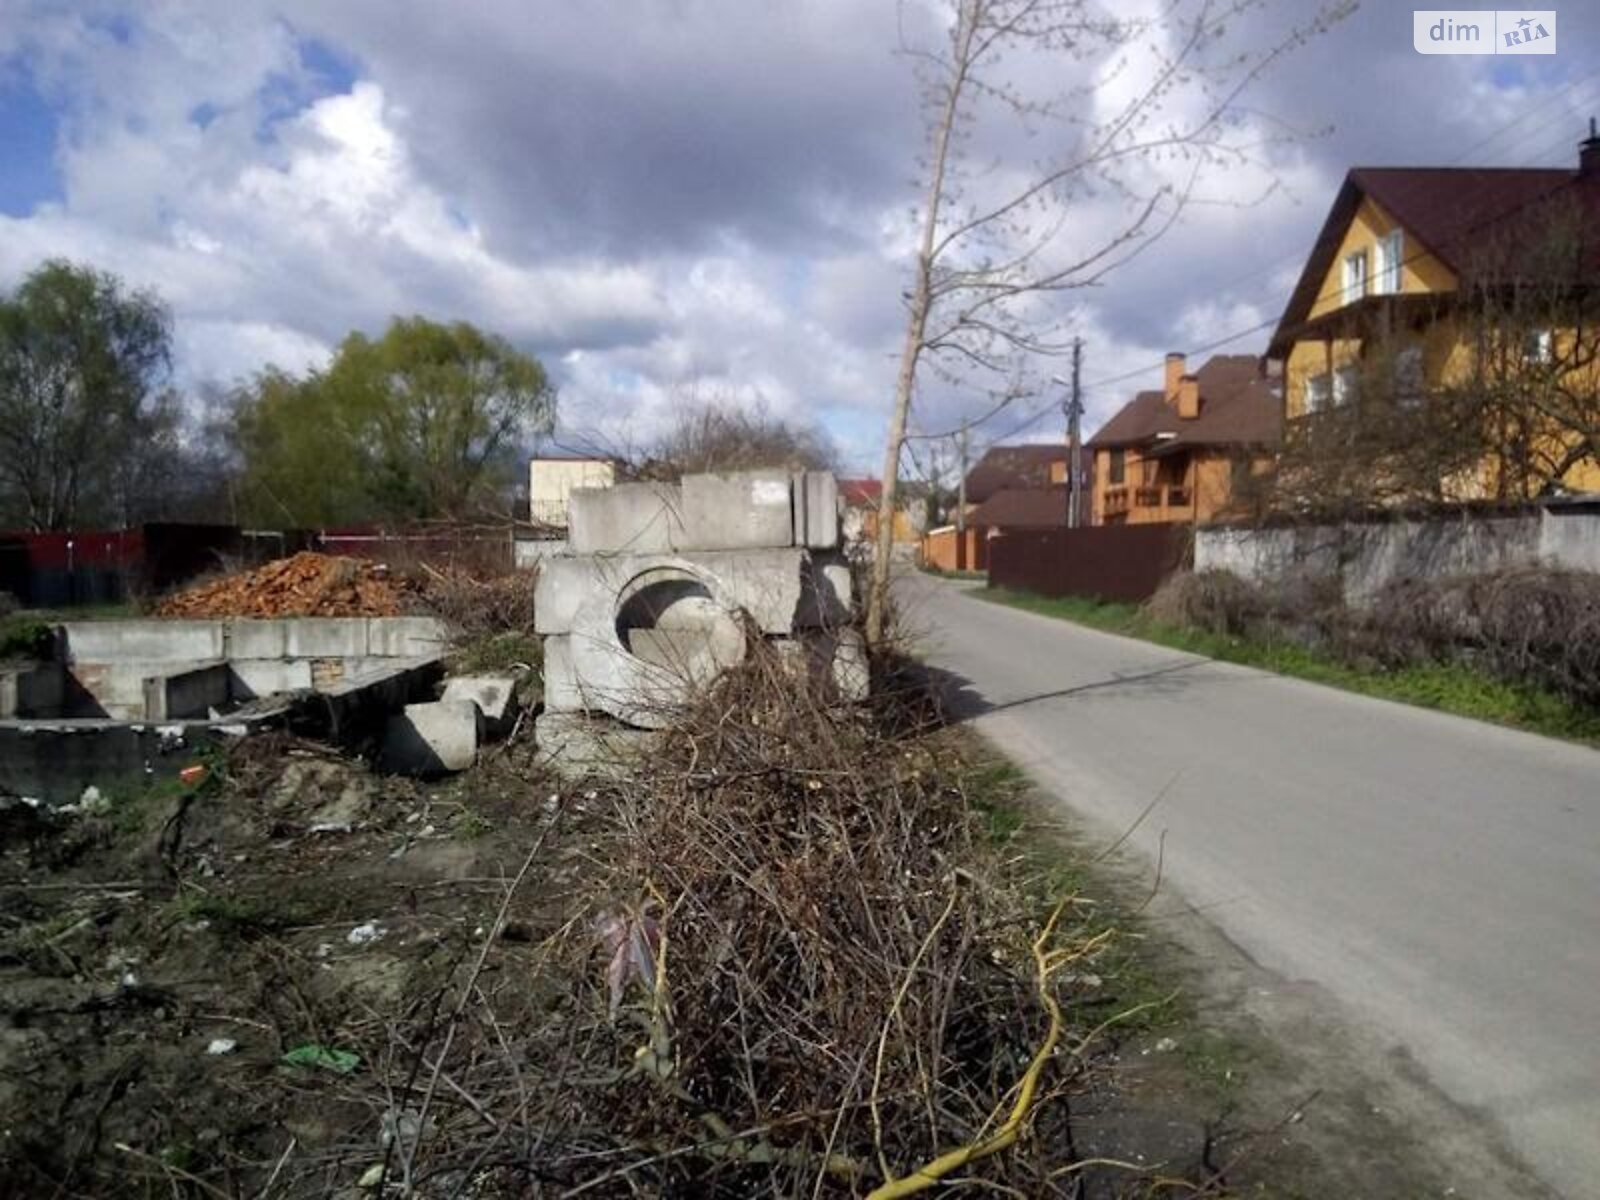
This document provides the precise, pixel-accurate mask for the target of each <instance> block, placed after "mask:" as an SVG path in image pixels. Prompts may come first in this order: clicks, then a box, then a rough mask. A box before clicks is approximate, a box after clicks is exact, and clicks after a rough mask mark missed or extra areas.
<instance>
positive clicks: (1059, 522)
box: [967, 483, 1087, 529]
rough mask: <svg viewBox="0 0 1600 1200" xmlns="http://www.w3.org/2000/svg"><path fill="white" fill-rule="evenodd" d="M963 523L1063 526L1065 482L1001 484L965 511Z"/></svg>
mask: <svg viewBox="0 0 1600 1200" xmlns="http://www.w3.org/2000/svg"><path fill="white" fill-rule="evenodd" d="M1085 499H1087V494H1086V495H1085ZM967 524H968V525H972V526H986V525H987V526H995V527H998V528H1001V529H1063V528H1065V527H1066V524H1067V485H1066V484H1064V483H1057V484H1053V485H1051V486H1050V487H1036V488H1002V489H1001V490H1000V491H998V492H995V493H994V494H993V495H992V496H990V497H989V498H988V499H987V500H985V501H984V502H983V503H982V504H980V505H978V507H977V508H975V509H973V510H972V511H971V512H970V513H968V514H967Z"/></svg>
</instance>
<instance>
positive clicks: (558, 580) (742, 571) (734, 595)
mask: <svg viewBox="0 0 1600 1200" xmlns="http://www.w3.org/2000/svg"><path fill="white" fill-rule="evenodd" d="M809 563H810V559H809V556H808V555H807V553H806V551H804V550H799V549H784V550H742V551H728V550H700V551H690V552H686V553H683V554H678V555H668V554H640V555H632V554H629V555H617V556H616V557H612V558H602V557H593V558H552V559H550V560H549V561H548V562H547V563H545V565H544V567H543V568H542V569H541V570H540V572H539V582H538V586H537V587H536V588H535V589H534V606H533V607H534V629H535V630H536V631H537V632H538V633H541V634H545V635H549V634H563V633H571V632H572V629H573V622H574V620H575V619H576V617H577V614H578V610H579V609H580V608H581V607H582V606H583V605H584V604H586V603H588V602H589V600H590V599H591V598H592V597H594V596H597V595H603V596H607V597H611V598H612V599H613V601H614V600H615V598H616V597H617V596H619V595H621V593H622V591H623V589H624V588H626V587H627V586H628V584H629V583H630V582H631V581H632V580H634V579H636V578H638V577H639V576H641V575H643V574H645V573H647V572H649V571H656V570H661V569H663V568H676V569H680V570H688V571H691V572H694V573H697V574H701V575H703V576H705V577H706V578H707V579H708V580H710V581H711V582H713V583H714V584H715V585H716V587H717V589H719V591H720V594H721V595H722V596H723V597H724V599H725V600H726V602H727V604H728V605H729V606H730V607H732V608H738V609H743V610H744V611H745V612H748V613H749V614H750V617H751V619H752V620H753V621H755V623H756V625H757V626H758V627H759V628H760V629H761V631H762V632H763V633H789V632H790V631H791V630H793V629H794V628H795V626H796V623H797V621H798V622H803V621H804V617H803V615H802V611H803V610H802V603H803V601H804V600H805V597H806V589H807V588H808V586H810V585H808V583H807V581H806V577H807V574H808V572H809Z"/></svg>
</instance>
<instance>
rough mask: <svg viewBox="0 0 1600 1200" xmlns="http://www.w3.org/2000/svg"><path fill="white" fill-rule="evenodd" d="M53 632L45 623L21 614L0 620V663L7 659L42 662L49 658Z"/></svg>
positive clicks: (47, 623)
mask: <svg viewBox="0 0 1600 1200" xmlns="http://www.w3.org/2000/svg"><path fill="white" fill-rule="evenodd" d="M53 638H54V630H53V628H52V627H51V625H50V624H49V622H47V621H41V620H39V619H38V618H37V617H35V616H32V615H31V614H29V615H24V614H21V613H17V614H14V615H12V616H9V617H4V618H0V662H3V661H5V660H7V659H32V660H37V661H42V660H44V659H47V658H49V657H50V647H51V644H52V641H53Z"/></svg>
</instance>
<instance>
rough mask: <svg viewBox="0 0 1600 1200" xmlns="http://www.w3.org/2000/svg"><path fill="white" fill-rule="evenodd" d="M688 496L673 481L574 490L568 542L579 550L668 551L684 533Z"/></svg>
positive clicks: (625, 552)
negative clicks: (685, 502) (684, 507)
mask: <svg viewBox="0 0 1600 1200" xmlns="http://www.w3.org/2000/svg"><path fill="white" fill-rule="evenodd" d="M682 505H683V495H682V492H681V491H680V489H679V488H678V487H677V486H676V485H674V484H668V483H623V484H618V485H617V486H616V487H609V488H574V489H573V491H572V495H571V498H570V500H569V502H568V522H569V524H568V528H567V541H568V544H569V545H570V547H571V550H572V553H574V554H666V553H670V552H671V551H672V550H674V549H676V548H677V547H678V545H679V544H680V543H681V541H682V537H683V517H682Z"/></svg>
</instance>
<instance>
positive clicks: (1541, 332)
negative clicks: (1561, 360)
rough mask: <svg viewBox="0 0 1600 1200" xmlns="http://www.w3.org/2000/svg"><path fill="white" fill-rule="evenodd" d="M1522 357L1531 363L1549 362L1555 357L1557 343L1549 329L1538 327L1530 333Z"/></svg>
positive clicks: (1523, 347) (1524, 344)
mask: <svg viewBox="0 0 1600 1200" xmlns="http://www.w3.org/2000/svg"><path fill="white" fill-rule="evenodd" d="M1522 357H1523V358H1525V359H1527V361H1529V362H1531V363H1547V362H1549V361H1550V360H1551V359H1552V358H1554V357H1555V343H1554V340H1553V339H1552V337H1551V336H1550V331H1549V330H1548V329H1536V330H1534V331H1533V332H1532V333H1530V334H1528V337H1527V340H1526V341H1525V342H1524V343H1523V346H1522Z"/></svg>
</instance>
